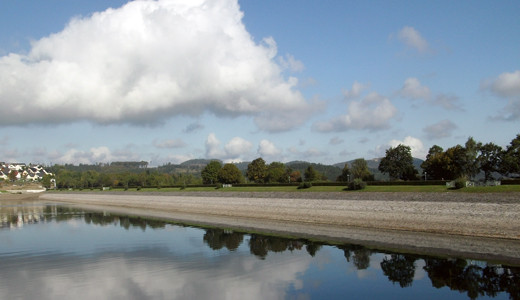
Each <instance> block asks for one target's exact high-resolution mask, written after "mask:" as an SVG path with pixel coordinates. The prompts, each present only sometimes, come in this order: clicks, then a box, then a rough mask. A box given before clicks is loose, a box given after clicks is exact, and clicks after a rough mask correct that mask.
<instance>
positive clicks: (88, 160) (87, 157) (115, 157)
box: [47, 147, 141, 165]
mask: <svg viewBox="0 0 520 300" xmlns="http://www.w3.org/2000/svg"><path fill="white" fill-rule="evenodd" d="M47 158H48V159H49V160H50V161H52V163H57V164H66V163H67V164H76V165H78V164H95V163H100V162H101V163H109V162H113V161H139V160H141V159H140V155H139V154H137V153H134V152H131V151H128V150H116V151H114V152H112V151H111V150H110V149H109V148H108V147H97V148H95V147H94V148H90V150H89V151H81V150H78V149H69V150H67V152H65V153H61V152H59V151H57V150H55V151H53V152H51V153H49V154H48V155H47Z"/></svg>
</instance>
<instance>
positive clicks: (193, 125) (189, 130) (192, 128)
mask: <svg viewBox="0 0 520 300" xmlns="http://www.w3.org/2000/svg"><path fill="white" fill-rule="evenodd" d="M201 129H204V125H202V124H200V123H191V124H189V125H188V126H186V128H184V129H183V130H182V132H184V133H194V132H196V131H199V130H201Z"/></svg>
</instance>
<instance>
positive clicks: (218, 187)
mask: <svg viewBox="0 0 520 300" xmlns="http://www.w3.org/2000/svg"><path fill="white" fill-rule="evenodd" d="M221 188H222V183H220V182H217V184H215V189H216V190H218V189H221Z"/></svg>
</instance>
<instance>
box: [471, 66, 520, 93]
mask: <svg viewBox="0 0 520 300" xmlns="http://www.w3.org/2000/svg"><path fill="white" fill-rule="evenodd" d="M480 88H481V89H490V90H491V91H492V92H493V93H495V94H496V95H498V96H500V97H518V96H520V70H519V71H515V72H513V73H507V72H505V73H502V74H500V75H499V76H498V78H496V79H494V80H491V81H485V82H483V83H481V85H480Z"/></svg>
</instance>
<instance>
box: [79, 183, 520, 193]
mask: <svg viewBox="0 0 520 300" xmlns="http://www.w3.org/2000/svg"><path fill="white" fill-rule="evenodd" d="M345 188H346V187H344V186H313V187H311V188H309V189H301V190H299V189H297V188H296V187H295V186H280V187H232V188H222V189H218V190H217V189H215V188H214V187H203V188H199V187H198V188H190V187H188V188H186V189H184V190H181V189H180V188H162V189H157V188H143V189H141V190H140V192H157V193H162V192H210V191H221V192H295V193H307V192H344V193H349V192H350V191H347V190H345ZM76 191H78V190H76ZM83 191H85V192H90V189H84V190H83ZM96 191H97V192H99V189H94V192H96ZM112 191H117V192H122V191H123V190H122V189H116V190H112ZM128 191H129V192H137V189H135V188H131V189H128ZM359 192H387V193H389V192H418V193H445V192H454V193H508V192H520V185H502V186H494V187H473V188H463V189H460V190H451V189H447V188H446V187H445V186H438V185H427V186H367V187H366V189H364V190H361V191H359Z"/></svg>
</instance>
